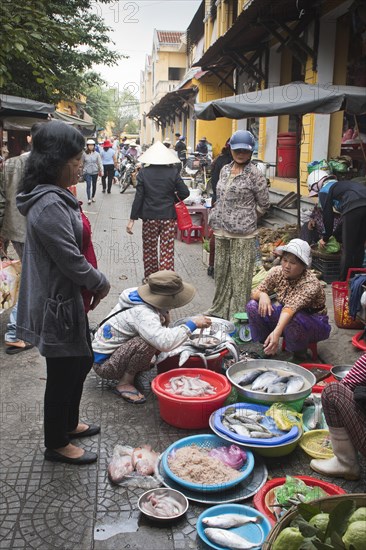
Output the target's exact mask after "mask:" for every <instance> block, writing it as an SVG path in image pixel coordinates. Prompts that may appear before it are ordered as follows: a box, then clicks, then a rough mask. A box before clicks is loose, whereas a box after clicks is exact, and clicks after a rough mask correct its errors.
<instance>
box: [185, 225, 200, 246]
mask: <svg viewBox="0 0 366 550" xmlns="http://www.w3.org/2000/svg"><path fill="white" fill-rule="evenodd" d="M202 236H203V226H202V225H192V227H190V228H189V229H185V230H184V231H182V237H181V238H182V241H184V242H185V243H187V244H191V243H195V242H197V241H202Z"/></svg>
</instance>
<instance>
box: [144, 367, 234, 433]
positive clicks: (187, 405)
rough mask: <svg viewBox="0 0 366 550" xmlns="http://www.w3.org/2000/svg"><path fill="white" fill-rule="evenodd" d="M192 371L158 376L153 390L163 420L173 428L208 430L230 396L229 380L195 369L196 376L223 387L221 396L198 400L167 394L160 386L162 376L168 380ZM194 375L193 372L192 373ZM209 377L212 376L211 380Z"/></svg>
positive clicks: (220, 375) (152, 387) (153, 383)
mask: <svg viewBox="0 0 366 550" xmlns="http://www.w3.org/2000/svg"><path fill="white" fill-rule="evenodd" d="M187 370H188V371H189V370H190V369H177V370H175V371H170V372H169V373H164V374H160V375H158V376H157V377H156V378H154V380H153V381H152V384H151V389H152V391H153V392H154V393H155V395H156V396H157V398H158V403H159V410H160V416H161V418H162V419H163V420H164V421H165V422H166V423H167V424H170V425H171V426H175V427H176V428H183V429H198V428H207V427H208V425H209V418H210V416H211V414H212V413H213V412H214V411H216V410H217V409H219V408H220V407H222V406H223V404H224V402H225V400H226V398H227V397H228V395H229V394H230V391H231V385H230V383H229V381H228V380H227V378H226V377H225V376H223V375H222V374H218V373H216V372H211V371H207V370H206V369H195V370H194V374H195V375H196V374H200V375H202V376H203V375H206V378H205V380H207V381H210V384H212V385H213V386H215V387H219V386H221V388H222V389H221V390H220V395H218V396H217V395H208V396H206V397H198V398H189V397H185V398H182V397H181V396H177V397H174V396H173V395H170V394H167V393H166V391H165V390H164V392H163V391H161V389H160V384H161V380H162V378H160V377H162V376H167V377H168V379H169V378H171V377H172V376H174V375H175V374H176V372H177V371H178V374H183V371H187ZM191 374H192V371H191ZM207 375H211V378H210V380H208V379H207Z"/></svg>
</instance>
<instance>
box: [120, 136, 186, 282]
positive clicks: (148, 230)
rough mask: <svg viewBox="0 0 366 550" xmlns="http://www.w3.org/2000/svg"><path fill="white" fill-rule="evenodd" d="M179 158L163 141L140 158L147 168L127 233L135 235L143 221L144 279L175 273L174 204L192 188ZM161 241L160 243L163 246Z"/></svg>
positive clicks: (139, 182) (139, 183)
mask: <svg viewBox="0 0 366 550" xmlns="http://www.w3.org/2000/svg"><path fill="white" fill-rule="evenodd" d="M177 161H178V159H177V156H176V154H175V153H173V151H170V150H169V149H167V148H166V147H165V146H164V145H163V144H162V143H161V142H160V141H157V142H156V143H154V145H152V146H151V147H150V148H149V149H148V150H147V151H146V152H145V153H144V154H143V155H142V156H141V157H140V158H139V162H141V163H143V164H144V168H142V169H141V170H140V171H139V174H138V176H137V187H136V195H135V200H134V201H133V204H132V208H131V215H130V220H129V222H128V224H127V227H126V230H127V233H129V234H130V235H132V228H133V225H134V222H135V220H138V219H139V218H141V219H142V250H143V261H144V276H145V278H147V277H148V276H149V275H151V273H156V272H157V271H161V270H163V269H168V270H172V271H174V234H175V223H176V214H175V208H174V203H175V202H176V200H177V196H178V197H179V199H181V200H183V199H185V198H187V197H188V196H189V190H188V187H187V186H186V185H185V183H184V181H183V180H182V178H181V176H180V173H179V169H178V168H177V166H176V164H177ZM159 241H160V244H159Z"/></svg>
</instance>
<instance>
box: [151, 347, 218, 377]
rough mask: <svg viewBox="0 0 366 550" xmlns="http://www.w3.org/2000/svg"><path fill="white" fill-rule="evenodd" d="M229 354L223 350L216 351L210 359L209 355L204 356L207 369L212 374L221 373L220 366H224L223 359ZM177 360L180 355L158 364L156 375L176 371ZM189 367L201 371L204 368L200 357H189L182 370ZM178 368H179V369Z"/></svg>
mask: <svg viewBox="0 0 366 550" xmlns="http://www.w3.org/2000/svg"><path fill="white" fill-rule="evenodd" d="M228 353H229V350H227V349H223V350H221V351H218V352H217V353H215V354H214V355H212V357H210V356H209V355H207V356H206V361H207V369H208V370H211V371H214V372H221V370H222V366H223V364H224V357H225V355H227V354H228ZM179 358H180V355H173V356H172V357H168V358H167V359H165V360H164V361H162V362H161V363H158V365H157V369H158V373H159V374H161V373H164V372H168V371H170V370H172V369H177V368H178V367H179ZM186 367H189V368H191V369H203V368H205V364H204V361H203V360H202V359H201V357H195V356H192V357H190V358H189V359H188V360H187V361H186V362H185V363H184V368H186ZM179 368H180V367H179Z"/></svg>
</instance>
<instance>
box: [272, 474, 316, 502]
mask: <svg viewBox="0 0 366 550" xmlns="http://www.w3.org/2000/svg"><path fill="white" fill-rule="evenodd" d="M274 492H275V496H276V501H277V503H278V504H279V505H280V506H281V507H283V508H289V507H290V506H292V505H293V504H299V503H300V502H310V501H311V500H316V499H318V498H322V497H326V496H327V493H326V492H325V491H323V489H321V488H320V487H310V486H309V485H306V483H304V482H303V481H302V479H298V478H296V477H291V476H286V482H285V483H284V484H283V485H281V486H280V487H277V488H276V489H275V491H274Z"/></svg>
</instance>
